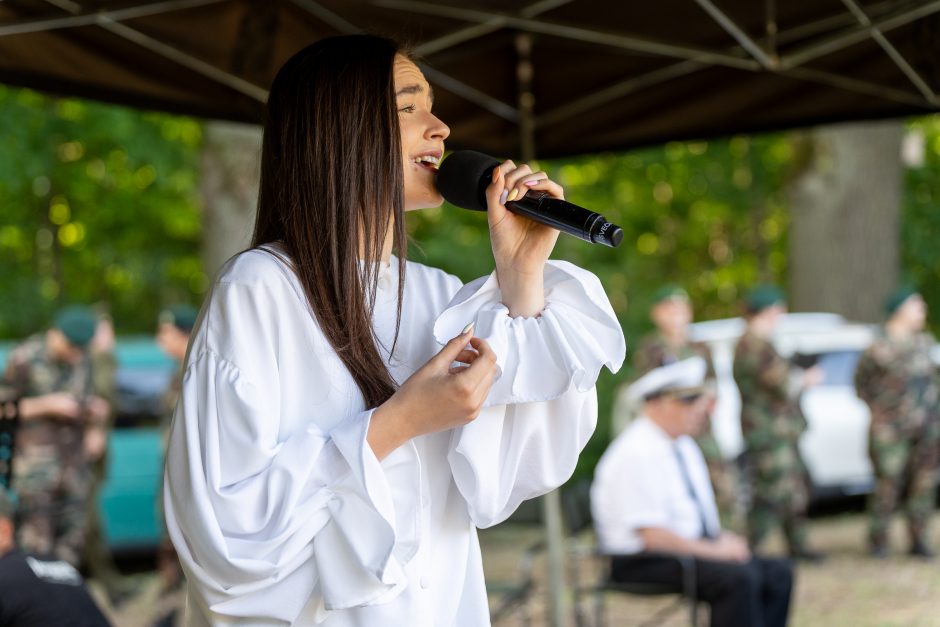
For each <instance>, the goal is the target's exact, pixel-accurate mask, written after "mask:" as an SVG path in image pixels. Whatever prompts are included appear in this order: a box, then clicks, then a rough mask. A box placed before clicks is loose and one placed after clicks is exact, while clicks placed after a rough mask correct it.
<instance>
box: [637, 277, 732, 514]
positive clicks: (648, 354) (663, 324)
mask: <svg viewBox="0 0 940 627" xmlns="http://www.w3.org/2000/svg"><path fill="white" fill-rule="evenodd" d="M692 317H693V310H692V301H691V300H690V298H689V294H688V292H686V291H685V290H684V289H682V288H681V287H679V286H678V285H667V286H664V287H662V288H660V289H659V290H658V291H657V292H656V294H655V295H654V297H653V307H652V308H651V309H650V319H651V320H652V321H653V324H654V325H656V329H655V330H654V331H653V332H652V333H649V334H648V335H646V336H645V337H643V338H642V339H641V340H640V343H639V345H638V346H637V348H636V349H634V351H633V376H634V378H637V379H638V378H640V377H642V376H643V375H645V374H646V373H647V372H649V371H651V370H653V369H655V368H659V367H660V366H668V365H669V364H673V363H676V362H678V361H681V360H683V359H687V358H689V357H701V358H702V359H703V360H705V364H706V367H707V369H706V372H705V385H706V386H707V387H708V388H709V390H710V394H709V398H710V399H711V404H710V405H709V407H708V411H707V412H706V416H705V424H704V425H703V426H702V429H701V430H700V431H699V432H698V433H697V434H696V435H695V436H694V437H695V441H696V443H697V444H698V445H699V448H701V449H702V454H703V455H704V456H705V463H706V464H707V465H708V476H709V478H710V479H711V484H712V486H713V487H714V489H715V499H716V501H717V503H718V512H719V514H720V516H721V522H722V524H723V525H724V526H725V527H728V528H732V529H735V528H738V527H739V526H740V522H741V521H740V514H739V511H738V510H739V507H738V502H737V492H738V490H737V478H736V477H735V474H734V469H733V468H732V467H731V465H730V464H728V463H727V462H726V461H725V459H724V457H722V454H721V449H720V448H719V447H718V441H717V440H716V439H715V436H714V434H713V432H712V422H711V417H712V413H713V412H714V409H715V398H716V394H717V377H716V376H715V367H714V363H713V360H712V354H711V350H709V348H708V346H706V345H705V344H702V343H699V342H692V341H691V340H690V339H689V325H690V324H691V323H692Z"/></svg>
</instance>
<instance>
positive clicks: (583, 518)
mask: <svg viewBox="0 0 940 627" xmlns="http://www.w3.org/2000/svg"><path fill="white" fill-rule="evenodd" d="M561 510H562V516H563V517H564V521H565V527H566V531H567V532H568V535H571V536H575V535H578V534H579V533H581V532H582V531H585V530H586V529H589V528H590V527H591V524H592V523H593V520H592V519H591V480H590V479H579V480H577V481H575V482H574V483H573V484H572V485H568V486H565V487H564V488H562V491H561Z"/></svg>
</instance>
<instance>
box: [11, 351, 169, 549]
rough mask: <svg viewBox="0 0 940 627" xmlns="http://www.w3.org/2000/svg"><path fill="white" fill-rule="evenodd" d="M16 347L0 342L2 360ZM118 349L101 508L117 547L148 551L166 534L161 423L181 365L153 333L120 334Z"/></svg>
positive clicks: (109, 538)
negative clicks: (168, 392) (164, 402)
mask: <svg viewBox="0 0 940 627" xmlns="http://www.w3.org/2000/svg"><path fill="white" fill-rule="evenodd" d="M13 345H14V343H13V342H3V343H0V363H2V364H6V358H7V353H8V352H9V350H10V348H12V347H13ZM115 352H116V357H117V362H118V369H117V373H116V379H117V380H116V382H115V383H116V388H117V407H116V416H115V422H114V429H113V430H112V432H111V434H110V436H109V442H108V465H107V475H106V478H105V482H104V484H103V485H102V488H101V490H100V491H99V493H98V509H99V514H100V519H101V521H102V527H103V533H104V536H105V541H106V542H107V545H108V547H110V548H111V550H112V551H114V552H116V553H130V552H134V553H137V552H149V551H152V550H154V549H155V548H156V547H157V546H158V545H159V543H160V538H161V534H162V523H161V516H162V512H161V509H160V506H159V502H158V494H159V491H160V489H161V485H162V477H163V433H162V430H161V426H160V421H161V412H162V398H163V393H164V391H165V390H166V389H167V386H168V385H169V383H170V379H171V377H173V376H175V374H176V364H174V363H173V361H172V360H170V359H169V358H168V357H167V356H166V355H164V354H163V352H162V351H160V349H159V347H157V345H156V343H155V342H154V341H153V338H151V337H149V336H139V337H122V338H119V339H118V341H117V346H116V348H115Z"/></svg>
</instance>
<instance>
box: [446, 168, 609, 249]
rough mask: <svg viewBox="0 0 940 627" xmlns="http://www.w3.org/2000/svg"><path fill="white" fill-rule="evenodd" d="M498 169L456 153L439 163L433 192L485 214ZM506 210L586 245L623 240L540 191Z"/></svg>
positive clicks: (600, 219) (603, 223) (602, 222)
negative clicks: (435, 187) (488, 190)
mask: <svg viewBox="0 0 940 627" xmlns="http://www.w3.org/2000/svg"><path fill="white" fill-rule="evenodd" d="M498 165H499V161H497V160H496V159H494V158H493V157H491V156H489V155H485V154H483V153H482V152H476V151H473V150H457V151H455V152H454V153H452V154H451V155H450V156H449V157H447V158H446V159H444V161H443V162H442V163H441V167H440V169H439V170H438V172H437V191H439V192H440V193H441V196H443V197H444V199H445V200H446V201H447V202H449V203H450V204H452V205H456V206H458V207H462V208H463V209H472V210H473V211H486V188H487V187H488V186H489V185H490V182H491V181H492V180H493V168H495V167H496V166H498ZM506 208H507V209H509V210H510V211H512V212H513V213H515V214H519V215H523V216H525V217H527V218H529V219H530V220H533V221H535V222H538V223H539V224H544V225H546V226H550V227H552V228H554V229H558V230H559V231H561V232H562V233H567V234H569V235H574V236H575V237H577V238H579V239H583V240H584V241H586V242H591V243H594V244H603V245H604V246H610V247H611V248H613V247H614V246H617V245H618V244H620V242H621V241H622V240H623V229H621V228H620V227H619V226H617V225H616V224H612V223H611V222H608V221H607V218H605V217H604V216H602V215H601V214H599V213H594V212H593V211H589V210H587V209H585V208H584V207H579V206H578V205H575V204H572V203H570V202H567V201H565V200H559V199H557V198H552V197H551V196H549V195H548V194H547V193H545V192H543V191H540V190H535V189H530V190H529V191H528V192H526V194H525V195H524V196H523V197H522V198H519V199H518V200H513V201H510V202H507V203H506Z"/></svg>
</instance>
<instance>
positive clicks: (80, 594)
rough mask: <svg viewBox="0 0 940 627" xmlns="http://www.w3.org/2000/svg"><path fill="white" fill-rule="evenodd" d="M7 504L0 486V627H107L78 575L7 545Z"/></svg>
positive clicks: (10, 542) (10, 538) (10, 509)
mask: <svg viewBox="0 0 940 627" xmlns="http://www.w3.org/2000/svg"><path fill="white" fill-rule="evenodd" d="M13 515H14V507H13V499H12V498H11V497H10V496H9V494H8V492H7V490H6V488H3V487H0V627H60V626H61V625H71V626H74V627H107V626H108V625H109V623H108V620H107V619H106V618H105V617H104V615H102V613H101V611H100V610H99V609H98V607H97V606H96V605H95V602H94V601H93V600H92V599H91V596H89V594H88V591H87V590H85V586H84V583H83V582H82V577H81V575H79V574H78V571H77V570H75V568H74V567H73V566H72V565H71V564H69V563H68V562H64V561H62V560H57V559H43V558H39V557H34V556H32V555H25V554H23V553H21V552H20V551H18V550H16V549H15V548H14V545H13V537H14V536H13V532H14V528H13Z"/></svg>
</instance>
